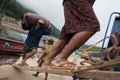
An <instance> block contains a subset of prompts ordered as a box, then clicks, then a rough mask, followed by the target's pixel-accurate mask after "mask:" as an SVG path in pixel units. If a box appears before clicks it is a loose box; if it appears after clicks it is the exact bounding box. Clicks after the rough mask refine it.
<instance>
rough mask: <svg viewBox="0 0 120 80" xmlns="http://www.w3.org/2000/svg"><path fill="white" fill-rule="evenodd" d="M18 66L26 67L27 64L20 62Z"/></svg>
mask: <svg viewBox="0 0 120 80" xmlns="http://www.w3.org/2000/svg"><path fill="white" fill-rule="evenodd" d="M18 65H20V66H28V64H27V63H26V62H24V61H22V62H21V63H20V64H18Z"/></svg>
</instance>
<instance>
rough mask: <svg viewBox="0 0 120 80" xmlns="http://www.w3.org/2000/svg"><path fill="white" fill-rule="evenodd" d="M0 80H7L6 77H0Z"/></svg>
mask: <svg viewBox="0 0 120 80" xmlns="http://www.w3.org/2000/svg"><path fill="white" fill-rule="evenodd" d="M0 80H8V77H6V76H0Z"/></svg>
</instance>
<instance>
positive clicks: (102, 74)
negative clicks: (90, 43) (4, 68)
mask: <svg viewBox="0 0 120 80" xmlns="http://www.w3.org/2000/svg"><path fill="white" fill-rule="evenodd" d="M13 67H15V68H17V69H21V70H29V71H38V72H42V73H51V74H58V75H66V76H73V75H75V76H77V77H84V78H90V79H95V80H120V72H113V71H98V70H91V71H83V72H77V73H75V74H73V73H72V71H71V70H65V69H50V68H48V69H45V68H40V67H29V66H18V65H13Z"/></svg>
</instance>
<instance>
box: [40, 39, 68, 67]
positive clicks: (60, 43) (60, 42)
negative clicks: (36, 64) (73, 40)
mask: <svg viewBox="0 0 120 80" xmlns="http://www.w3.org/2000/svg"><path fill="white" fill-rule="evenodd" d="M66 44H67V40H64V39H61V40H58V41H57V42H56V44H55V46H54V48H53V50H52V52H51V53H50V55H49V57H48V59H47V60H46V61H45V62H44V63H43V65H42V66H44V67H45V66H48V65H49V64H50V62H51V61H52V60H53V58H54V57H56V55H58V54H59V53H60V52H61V51H62V50H63V48H64V47H65V45H66Z"/></svg>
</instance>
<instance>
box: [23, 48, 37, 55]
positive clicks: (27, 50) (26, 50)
mask: <svg viewBox="0 0 120 80" xmlns="http://www.w3.org/2000/svg"><path fill="white" fill-rule="evenodd" d="M33 49H36V50H37V47H31V48H28V47H26V46H24V47H23V52H25V53H28V52H29V51H32V50H33Z"/></svg>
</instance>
